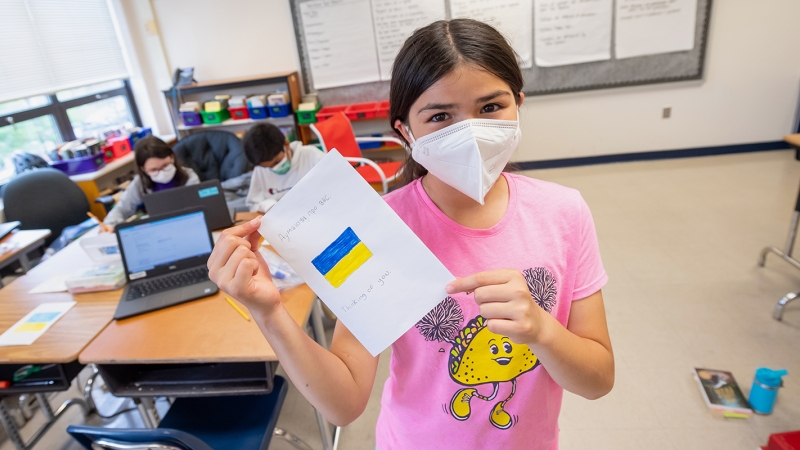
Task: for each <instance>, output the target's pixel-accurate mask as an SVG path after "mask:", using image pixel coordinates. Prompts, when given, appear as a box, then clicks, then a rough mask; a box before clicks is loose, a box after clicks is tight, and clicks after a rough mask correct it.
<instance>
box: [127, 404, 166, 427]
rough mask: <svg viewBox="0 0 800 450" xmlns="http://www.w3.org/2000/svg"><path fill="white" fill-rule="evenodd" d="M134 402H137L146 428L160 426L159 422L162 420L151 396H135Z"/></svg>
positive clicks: (137, 407)
mask: <svg viewBox="0 0 800 450" xmlns="http://www.w3.org/2000/svg"><path fill="white" fill-rule="evenodd" d="M133 403H135V404H136V409H138V410H139V415H140V416H142V422H144V426H145V428H158V423H159V422H160V421H161V420H160V419H159V417H158V411H156V405H155V402H154V401H153V399H152V398H150V397H134V398H133Z"/></svg>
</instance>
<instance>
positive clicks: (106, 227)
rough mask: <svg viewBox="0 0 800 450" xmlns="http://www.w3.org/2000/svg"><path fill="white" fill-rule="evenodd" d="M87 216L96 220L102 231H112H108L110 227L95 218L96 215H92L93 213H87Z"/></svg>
mask: <svg viewBox="0 0 800 450" xmlns="http://www.w3.org/2000/svg"><path fill="white" fill-rule="evenodd" d="M86 215H87V216H89V217H91V218H92V219H94V220H96V221H97V223H98V224H99V225H100V229H102V230H103V231H110V230H109V229H108V225H106V224H104V223H103V221H102V220H100V219H98V218H97V216H95V215H94V214H92V213H91V212H89V211H86Z"/></svg>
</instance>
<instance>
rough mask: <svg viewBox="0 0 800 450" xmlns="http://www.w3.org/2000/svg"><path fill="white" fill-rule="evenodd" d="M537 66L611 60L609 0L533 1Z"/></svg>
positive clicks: (610, 8)
mask: <svg viewBox="0 0 800 450" xmlns="http://www.w3.org/2000/svg"><path fill="white" fill-rule="evenodd" d="M533 4H534V15H533V17H534V32H533V38H534V45H535V47H534V49H535V51H534V55H535V57H536V65H537V66H539V67H553V66H563V65H566V64H580V63H586V62H591V61H603V60H607V59H611V21H612V19H611V13H612V10H613V4H612V0H582V1H576V0H572V1H564V0H534V3H533Z"/></svg>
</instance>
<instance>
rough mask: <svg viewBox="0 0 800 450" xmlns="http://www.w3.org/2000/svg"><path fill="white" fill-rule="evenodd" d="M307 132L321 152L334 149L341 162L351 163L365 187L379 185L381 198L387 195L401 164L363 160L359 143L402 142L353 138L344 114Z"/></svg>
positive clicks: (335, 115)
mask: <svg viewBox="0 0 800 450" xmlns="http://www.w3.org/2000/svg"><path fill="white" fill-rule="evenodd" d="M311 131H313V132H314V134H316V135H317V138H319V142H320V143H321V144H322V148H323V149H324V150H325V152H328V151H330V150H331V149H334V148H335V149H336V150H338V151H339V153H341V154H342V156H344V159H346V160H348V161H350V162H351V163H353V165H354V167H355V168H356V171H358V173H359V174H361V176H362V177H364V179H365V180H367V182H368V183H369V184H373V185H375V184H380V185H381V186H383V192H382V193H381V195H383V194H386V193H387V192H389V183H392V182H394V181H396V180H397V179H398V177H399V176H400V174H401V173H402V169H403V167H402V166H403V163H402V162H400V161H393V162H380V163H376V162H375V161H372V160H371V159H367V158H364V156H363V155H362V154H361V149H360V148H358V143H359V142H393V143H395V144H398V145H403V143H402V142H401V141H400V140H399V139H397V138H392V137H363V138H358V137H356V135H355V133H353V126H352V125H351V124H350V119H348V118H347V116H345V115H344V113H341V112H339V113H336V114H334V115H333V116H331V117H330V118H328V119H327V120H325V121H322V122H318V123H315V124H312V125H311Z"/></svg>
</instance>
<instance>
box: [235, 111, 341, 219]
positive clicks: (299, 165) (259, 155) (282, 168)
mask: <svg viewBox="0 0 800 450" xmlns="http://www.w3.org/2000/svg"><path fill="white" fill-rule="evenodd" d="M244 154H245V155H246V156H247V159H248V160H249V161H250V163H251V164H252V165H254V166H255V169H253V178H252V180H251V181H250V191H249V192H248V193H247V207H248V208H250V211H251V212H262V213H265V212H267V211H269V209H270V208H272V205H274V204H275V203H277V202H278V200H280V199H281V197H283V196H284V195H286V193H287V192H289V189H291V188H292V187H294V185H295V184H297V182H298V181H300V179H301V178H303V176H304V175H305V174H307V173H308V171H309V170H311V168H312V167H314V165H315V164H317V163H318V162H319V160H321V159H322V157H323V156H325V154H324V153H322V151H320V150H319V149H318V148H317V147H314V146H312V145H303V143H302V142H298V141H294V142H289V141H287V140H286V138H285V137H284V136H283V133H282V132H281V130H280V129H278V127H276V126H275V125H272V124H269V123H259V124H257V125H254V126H253V127H252V128H250V129H249V130H247V133H246V134H245V135H244Z"/></svg>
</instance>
